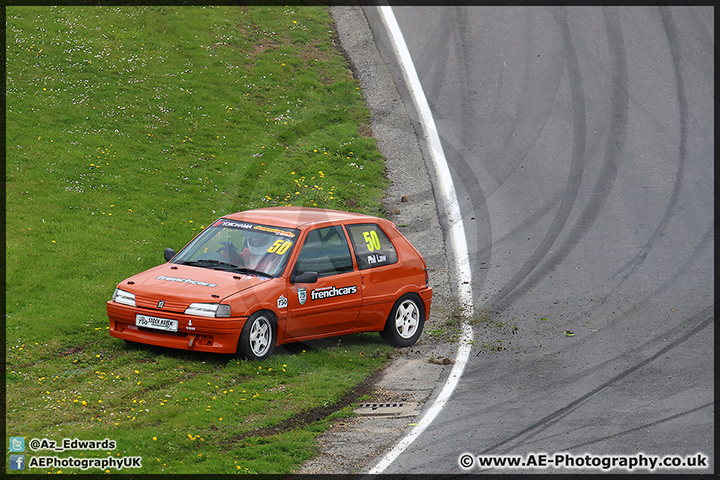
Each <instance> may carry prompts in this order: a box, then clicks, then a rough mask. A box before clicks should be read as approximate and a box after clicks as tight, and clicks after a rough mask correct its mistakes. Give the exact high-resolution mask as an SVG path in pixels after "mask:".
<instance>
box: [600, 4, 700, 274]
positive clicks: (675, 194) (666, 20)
mask: <svg viewBox="0 0 720 480" xmlns="http://www.w3.org/2000/svg"><path fill="white" fill-rule="evenodd" d="M660 16H661V19H662V23H663V26H664V30H665V35H666V37H667V41H668V47H669V50H670V57H671V58H672V62H673V64H674V65H675V68H673V72H674V73H675V85H676V92H677V103H678V110H679V116H680V138H679V140H680V145H679V147H678V155H679V162H678V169H677V172H676V174H675V183H674V184H673V189H672V193H671V195H670V201H669V202H668V205H667V207H665V214H664V215H663V217H662V219H661V220H660V223H658V225H657V227H655V231H654V232H653V233H652V234H651V235H650V238H648V240H647V242H645V245H643V247H642V248H641V249H640V251H639V252H638V253H637V254H636V255H635V257H633V258H632V259H630V260H629V261H628V262H627V263H626V264H625V265H624V266H623V267H622V268H620V270H618V271H617V272H615V274H614V275H613V276H618V275H623V279H622V281H621V282H620V284H619V285H618V286H617V287H618V288H619V287H620V285H621V284H622V283H623V282H624V281H625V280H626V279H627V278H629V277H630V276H631V275H633V274H634V273H635V272H636V271H637V270H638V268H640V265H642V264H643V262H644V261H645V259H646V258H647V256H648V254H649V253H650V250H651V249H652V247H653V245H654V244H655V241H656V240H657V239H659V238H660V237H662V236H663V235H664V234H665V230H666V229H667V226H668V224H669V223H670V218H671V217H672V214H673V212H674V210H675V207H676V206H677V203H678V201H679V198H680V189H681V188H682V183H683V178H684V177H685V164H686V162H687V154H688V152H687V134H688V128H687V118H688V101H687V97H686V95H685V84H684V82H683V77H682V75H681V72H680V70H681V66H680V65H681V58H680V47H679V46H678V42H677V33H676V32H675V27H674V25H673V22H672V18H671V13H670V10H669V9H668V8H667V7H661V9H660Z"/></svg>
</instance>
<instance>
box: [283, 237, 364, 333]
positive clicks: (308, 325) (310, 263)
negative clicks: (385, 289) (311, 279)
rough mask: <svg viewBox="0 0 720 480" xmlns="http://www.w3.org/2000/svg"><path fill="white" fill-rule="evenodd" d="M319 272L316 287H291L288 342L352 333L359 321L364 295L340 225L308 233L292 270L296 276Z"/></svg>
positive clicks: (290, 284) (289, 285) (289, 291)
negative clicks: (350, 331)
mask: <svg viewBox="0 0 720 480" xmlns="http://www.w3.org/2000/svg"><path fill="white" fill-rule="evenodd" d="M304 272H317V275H318V278H317V282H315V283H292V276H291V281H290V283H289V284H288V319H287V323H286V328H285V338H288V339H289V338H295V339H299V338H303V337H309V336H316V335H323V334H329V333H338V334H340V333H343V332H347V331H348V330H350V329H351V328H352V327H353V325H354V324H355V321H356V320H357V318H358V314H359V312H360V305H361V304H362V293H361V288H360V285H361V284H360V273H359V272H358V271H357V270H356V269H355V268H354V265H353V260H352V255H351V252H350V246H349V245H348V241H347V237H346V236H345V232H344V230H343V228H342V227H341V226H339V225H334V226H330V227H324V228H318V229H315V230H313V231H311V232H309V233H308V235H307V237H306V239H305V242H304V243H303V245H302V248H301V250H300V254H299V255H298V259H297V260H296V263H295V265H294V267H293V273H294V274H295V275H297V274H301V273H304Z"/></svg>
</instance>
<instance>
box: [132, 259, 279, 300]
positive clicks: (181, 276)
mask: <svg viewBox="0 0 720 480" xmlns="http://www.w3.org/2000/svg"><path fill="white" fill-rule="evenodd" d="M268 280H270V279H269V278H267V277H259V276H255V275H248V274H241V273H233V272H224V271H220V270H212V269H209V268H201V267H193V266H187V265H174V264H170V263H167V264H164V265H159V266H157V267H155V268H151V269H150V270H146V271H144V272H142V273H139V274H137V275H134V276H132V277H130V278H128V279H127V280H125V281H123V282H122V283H120V284H119V285H118V288H120V289H122V290H126V291H128V292H130V293H133V294H135V296H136V302H137V305H138V306H139V307H150V308H154V307H155V305H157V302H158V301H167V300H174V301H175V302H178V303H179V304H184V305H189V304H190V303H194V302H203V303H218V302H220V301H221V300H222V299H224V298H226V297H228V296H230V295H233V294H235V293H238V292H241V291H243V290H246V289H248V288H250V287H253V286H255V285H257V284H259V283H261V282H263V281H268Z"/></svg>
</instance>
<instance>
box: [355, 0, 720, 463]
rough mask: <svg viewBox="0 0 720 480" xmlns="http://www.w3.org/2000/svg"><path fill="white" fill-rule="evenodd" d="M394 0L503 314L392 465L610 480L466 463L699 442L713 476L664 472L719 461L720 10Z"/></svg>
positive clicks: (483, 279)
mask: <svg viewBox="0 0 720 480" xmlns="http://www.w3.org/2000/svg"><path fill="white" fill-rule="evenodd" d="M363 10H364V12H365V15H366V17H367V19H368V22H369V24H370V26H371V29H372V32H373V35H374V37H375V42H376V44H377V46H378V48H379V50H380V51H381V53H382V55H383V58H384V59H385V60H386V62H387V63H388V65H389V66H390V68H391V70H392V71H393V74H394V75H395V77H396V83H397V84H398V87H399V90H400V92H401V94H403V95H404V96H406V94H407V92H406V91H404V90H403V87H402V76H401V74H400V69H399V67H398V66H397V62H396V59H395V58H394V56H393V53H392V49H391V47H390V45H389V43H388V39H387V33H386V32H385V31H384V27H383V24H382V22H381V21H380V18H379V16H378V13H377V11H376V10H375V9H374V8H373V7H364V9H363ZM393 11H394V14H395V16H396V18H397V21H398V23H399V25H400V28H401V30H402V32H403V35H404V37H405V41H406V42H407V45H408V48H409V50H410V54H411V56H412V58H413V61H414V65H415V68H416V70H417V73H418V75H419V78H420V81H421V83H422V86H423V89H424V91H425V94H426V97H427V100H428V102H429V104H430V107H431V109H432V112H433V116H434V119H435V122H436V125H437V127H438V131H439V134H440V138H441V140H442V145H443V149H444V152H445V156H446V158H447V161H448V164H449V166H450V170H451V172H452V176H453V182H454V184H455V187H456V190H457V195H458V200H459V202H460V207H461V212H462V217H463V221H464V224H465V229H466V236H467V239H468V250H469V252H470V260H471V262H470V269H471V274H472V279H473V282H472V286H473V303H474V308H475V312H476V313H489V314H490V315H491V317H492V318H493V320H494V321H493V322H491V323H490V324H484V323H479V324H475V325H474V329H475V331H476V338H475V345H474V347H473V350H472V353H471V356H470V361H469V362H468V364H467V367H466V369H465V372H464V374H463V376H462V378H461V380H460V382H459V384H458V386H457V388H456V390H455V392H454V393H453V395H452V397H451V399H450V401H449V402H448V403H447V405H446V406H445V408H444V409H443V411H442V412H441V413H440V414H439V415H438V417H437V418H436V419H435V420H434V422H433V425H432V428H429V429H428V430H427V431H426V432H425V433H423V434H422V435H421V436H420V437H419V438H418V439H417V440H416V441H415V442H414V443H413V444H412V445H411V446H410V447H409V448H408V449H407V450H406V451H405V452H404V453H402V454H401V455H400V456H399V457H398V458H397V459H396V460H395V461H394V462H393V463H392V464H391V465H390V466H389V467H388V468H387V469H386V470H385V472H384V473H433V474H437V473H466V472H471V473H480V472H482V473H560V472H563V473H569V472H575V473H602V472H603V471H602V470H598V469H592V470H562V469H555V468H542V469H537V468H530V467H528V468H525V469H504V468H480V467H478V465H477V463H475V464H473V465H472V466H471V467H470V468H469V469H465V468H462V467H461V466H460V465H459V458H460V455H461V454H463V453H470V454H472V455H474V456H479V455H485V456H487V455H494V456H499V455H521V456H524V457H526V456H527V455H528V454H530V453H547V454H549V455H554V454H557V453H560V452H568V453H570V454H573V455H577V456H580V455H584V454H587V453H592V454H594V455H637V454H639V453H643V454H646V455H656V456H659V457H662V456H666V455H680V456H690V455H694V454H697V453H702V454H705V455H707V456H708V457H709V468H708V469H703V470H683V469H681V470H673V471H671V470H661V472H662V473H682V472H688V473H689V472H692V473H711V472H714V401H715V400H714V208H713V206H714V200H713V195H714V158H713V157H714V11H713V8H712V7H616V6H608V7H569V8H568V7H395V8H393ZM406 98H407V97H406ZM405 102H406V105H407V107H408V110H409V111H412V103H411V102H410V100H409V99H408V100H406V101H405ZM417 128H418V131H419V127H417ZM425 153H426V156H427V152H425ZM515 327H517V328H515ZM500 334H501V335H500ZM626 472H627V470H614V471H613V473H626ZM632 473H648V470H643V469H636V470H634V471H633V472H632Z"/></svg>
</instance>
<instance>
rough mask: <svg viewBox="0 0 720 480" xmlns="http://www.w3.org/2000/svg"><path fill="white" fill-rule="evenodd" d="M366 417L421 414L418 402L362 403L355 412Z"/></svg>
mask: <svg viewBox="0 0 720 480" xmlns="http://www.w3.org/2000/svg"><path fill="white" fill-rule="evenodd" d="M354 411H355V413H357V414H358V415H362V416H366V417H414V416H415V415H419V414H420V405H419V404H418V403H417V402H391V403H361V404H360V405H358V407H357V408H356V409H355V410H354Z"/></svg>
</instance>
